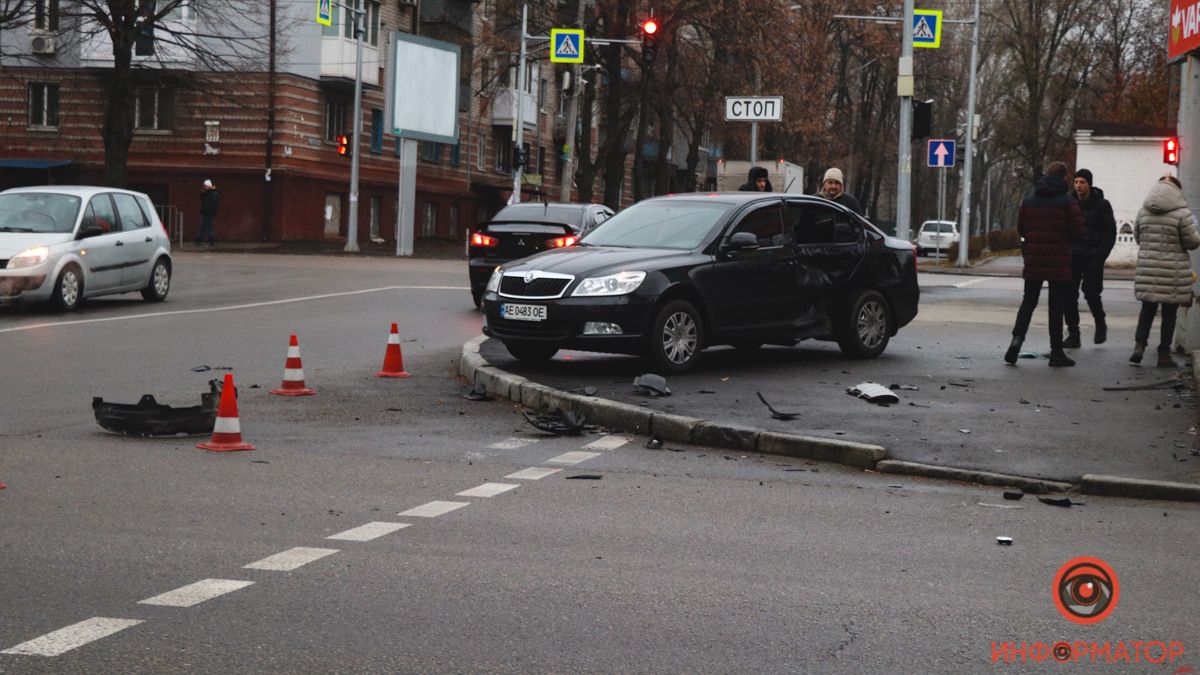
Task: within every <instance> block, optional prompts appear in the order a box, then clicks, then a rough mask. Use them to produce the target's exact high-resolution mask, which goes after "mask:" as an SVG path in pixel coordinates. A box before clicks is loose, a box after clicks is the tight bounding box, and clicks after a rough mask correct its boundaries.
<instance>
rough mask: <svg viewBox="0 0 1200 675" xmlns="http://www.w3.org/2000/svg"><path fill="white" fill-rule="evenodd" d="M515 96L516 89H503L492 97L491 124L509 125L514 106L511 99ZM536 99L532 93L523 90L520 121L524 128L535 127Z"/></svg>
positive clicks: (498, 125)
mask: <svg viewBox="0 0 1200 675" xmlns="http://www.w3.org/2000/svg"><path fill="white" fill-rule="evenodd" d="M516 96H517V90H516V89H505V90H503V91H501V92H500V93H499V94H496V97H495V98H494V99H492V126H497V127H511V126H512V125H513V122H514V120H513V115H514V113H515V109H516V107H515V106H514V105H513V101H514V99H515V98H516ZM536 104H537V101H536V100H535V99H534V96H533V94H531V93H529V92H525V95H524V96H522V97H521V123H522V126H524V127H525V129H526V130H527V131H528V130H531V129H536V128H537V115H538V111H537V105H536Z"/></svg>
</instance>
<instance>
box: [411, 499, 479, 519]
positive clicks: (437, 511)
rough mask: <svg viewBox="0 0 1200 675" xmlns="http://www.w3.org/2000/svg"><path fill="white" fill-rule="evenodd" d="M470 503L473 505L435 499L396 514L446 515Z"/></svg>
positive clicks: (430, 516) (415, 515)
mask: <svg viewBox="0 0 1200 675" xmlns="http://www.w3.org/2000/svg"><path fill="white" fill-rule="evenodd" d="M470 505H471V502H437V501H434V502H429V503H428V504H422V505H421V506H418V507H416V508H412V509H409V510H407V511H401V512H400V513H398V514H396V515H398V516H412V517H414V518H437V517H438V516H441V515H445V514H447V513H450V512H451V511H457V510H458V509H461V508H462V507H464V506H470Z"/></svg>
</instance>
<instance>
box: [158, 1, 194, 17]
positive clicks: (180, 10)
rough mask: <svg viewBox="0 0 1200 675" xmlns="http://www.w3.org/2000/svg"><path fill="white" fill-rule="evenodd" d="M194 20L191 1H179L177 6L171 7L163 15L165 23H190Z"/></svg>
mask: <svg viewBox="0 0 1200 675" xmlns="http://www.w3.org/2000/svg"><path fill="white" fill-rule="evenodd" d="M194 18H196V12H195V10H193V9H192V0H181V2H180V3H179V4H178V5H175V6H173V7H171V9H168V10H167V13H166V14H164V15H163V19H164V20H166V21H191V20H192V19H194Z"/></svg>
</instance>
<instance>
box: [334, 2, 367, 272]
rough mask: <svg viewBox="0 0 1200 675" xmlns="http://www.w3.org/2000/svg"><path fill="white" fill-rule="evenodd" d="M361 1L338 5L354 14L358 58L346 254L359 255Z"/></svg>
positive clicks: (364, 11) (362, 29)
mask: <svg viewBox="0 0 1200 675" xmlns="http://www.w3.org/2000/svg"><path fill="white" fill-rule="evenodd" d="M360 3H361V0H354V7H347V6H346V5H343V4H341V3H337V4H338V6H339V7H343V8H345V9H346V10H347V11H350V12H353V13H354V37H355V41H356V42H357V44H356V46H355V51H356V58H355V64H354V132H353V136H352V141H351V145H350V204H349V206H348V208H347V212H346V248H345V249H343V250H344V251H345V252H346V253H358V163H359V157H358V148H359V145H360V139H361V138H362V67H363V33H365V32H366V26H365V25H364V24H365V22H364V17H365V16H366V10H364V9H359V8H358V5H359V4H360Z"/></svg>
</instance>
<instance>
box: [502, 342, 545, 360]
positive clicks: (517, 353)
mask: <svg viewBox="0 0 1200 675" xmlns="http://www.w3.org/2000/svg"><path fill="white" fill-rule="evenodd" d="M504 348H505V349H507V350H508V353H509V354H512V355H513V356H514V357H516V359H517V360H518V361H528V362H530V363H538V362H541V361H549V360H550V359H551V358H553V357H554V355H555V354H557V353H558V347H557V346H555V345H545V344H541V343H538V342H505V343H504Z"/></svg>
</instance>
